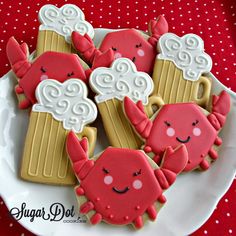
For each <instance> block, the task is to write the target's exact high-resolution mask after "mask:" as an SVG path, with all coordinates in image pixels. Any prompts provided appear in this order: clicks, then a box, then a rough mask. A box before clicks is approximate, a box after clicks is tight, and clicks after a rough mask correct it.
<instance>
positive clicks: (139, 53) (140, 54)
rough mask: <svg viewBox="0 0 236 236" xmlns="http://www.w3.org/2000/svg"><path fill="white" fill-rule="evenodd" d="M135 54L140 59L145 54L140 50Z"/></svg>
mask: <svg viewBox="0 0 236 236" xmlns="http://www.w3.org/2000/svg"><path fill="white" fill-rule="evenodd" d="M137 53H138V55H139V56H140V57H143V56H144V55H145V53H144V51H143V50H142V49H138V51H137Z"/></svg>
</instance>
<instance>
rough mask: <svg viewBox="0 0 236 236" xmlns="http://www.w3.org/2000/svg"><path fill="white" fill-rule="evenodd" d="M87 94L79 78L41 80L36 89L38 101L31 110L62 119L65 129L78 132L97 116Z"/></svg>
mask: <svg viewBox="0 0 236 236" xmlns="http://www.w3.org/2000/svg"><path fill="white" fill-rule="evenodd" d="M87 95H88V90H87V87H86V85H85V84H84V82H82V81H81V80H78V79H69V80H66V81H65V82H64V83H60V82H58V81H56V80H52V79H48V80H43V81H42V82H41V83H40V84H39V85H38V87H37V89H36V98H37V101H38V103H37V104H35V105H34V106H33V108H32V110H33V111H36V112H48V113H50V114H52V116H53V117H54V119H56V120H58V121H62V122H63V127H64V128H65V129H67V130H73V131H75V132H77V133H79V132H81V131H82V130H83V128H84V126H85V125H86V124H89V123H91V122H93V121H94V120H95V119H96V117H97V108H96V105H95V104H94V103H93V102H92V101H91V100H90V99H88V98H87Z"/></svg>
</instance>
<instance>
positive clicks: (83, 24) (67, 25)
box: [39, 4, 94, 43]
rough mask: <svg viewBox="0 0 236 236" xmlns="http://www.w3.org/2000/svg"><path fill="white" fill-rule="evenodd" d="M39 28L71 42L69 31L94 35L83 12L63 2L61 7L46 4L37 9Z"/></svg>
mask: <svg viewBox="0 0 236 236" xmlns="http://www.w3.org/2000/svg"><path fill="white" fill-rule="evenodd" d="M39 21H40V23H41V25H40V27H39V30H52V31H55V32H56V33H58V34H60V35H62V36H64V37H65V40H66V41H67V42H68V43H70V42H71V33H72V32H73V31H77V32H79V33H80V34H82V35H84V34H88V35H89V36H90V37H91V38H93V36H94V29H93V27H92V25H91V24H90V23H89V22H87V21H86V20H85V17H84V13H83V12H82V11H81V9H80V8H79V7H77V6H76V5H73V4H65V5H63V6H62V7H61V8H57V7H56V6H54V5H51V4H46V5H44V6H43V7H42V8H41V9H40V11H39Z"/></svg>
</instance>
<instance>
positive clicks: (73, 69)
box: [6, 37, 87, 109]
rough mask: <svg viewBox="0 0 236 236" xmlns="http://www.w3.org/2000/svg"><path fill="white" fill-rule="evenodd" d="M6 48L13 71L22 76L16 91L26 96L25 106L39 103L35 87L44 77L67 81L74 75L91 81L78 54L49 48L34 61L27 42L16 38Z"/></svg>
mask: <svg viewBox="0 0 236 236" xmlns="http://www.w3.org/2000/svg"><path fill="white" fill-rule="evenodd" d="M6 51H7V56H8V59H9V61H10V64H11V67H12V70H13V72H14V73H15V74H16V76H17V77H18V78H19V86H17V87H16V93H17V94H24V95H25V96H26V99H25V100H23V101H21V102H20V103H19V108H21V109H26V108H28V107H30V106H31V105H33V104H35V103H36V98H35V90H36V87H37V85H38V84H39V83H40V82H41V81H42V80H45V79H48V78H50V79H55V80H57V81H59V82H64V81H65V80H67V79H70V78H78V79H81V80H83V81H84V82H86V81H87V76H86V71H85V70H84V69H83V67H82V65H81V63H80V61H79V57H78V56H77V55H76V54H68V53H61V52H51V51H48V52H45V53H43V54H42V55H41V56H39V57H38V58H36V59H35V60H34V61H33V62H30V61H29V60H28V55H29V52H28V46H27V44H26V43H23V44H21V45H19V44H18V42H17V41H16V40H15V39H14V37H11V38H10V39H9V41H8V43H7V48H6Z"/></svg>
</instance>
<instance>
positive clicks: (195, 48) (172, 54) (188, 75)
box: [157, 33, 212, 81]
mask: <svg viewBox="0 0 236 236" xmlns="http://www.w3.org/2000/svg"><path fill="white" fill-rule="evenodd" d="M158 49H159V51H160V54H158V56H157V57H158V58H159V59H165V60H169V61H172V62H174V63H175V65H176V67H178V68H179V69H181V70H182V71H183V77H184V79H186V80H191V81H196V80H198V79H199V78H200V76H201V75H202V73H207V72H210V70H211V68H212V60H211V57H210V56H209V55H208V54H206V53H205V52H204V42H203V40H202V39H201V38H200V37H199V36H198V35H196V34H186V35H184V36H183V37H181V38H180V37H178V36H177V35H175V34H172V33H166V34H164V35H162V36H161V37H160V39H159V41H158Z"/></svg>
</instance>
